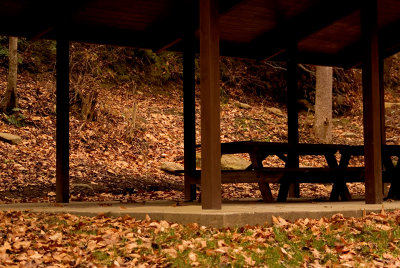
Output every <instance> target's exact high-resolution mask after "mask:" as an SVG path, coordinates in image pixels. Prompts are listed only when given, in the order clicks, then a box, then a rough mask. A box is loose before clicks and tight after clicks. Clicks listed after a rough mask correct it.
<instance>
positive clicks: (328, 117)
mask: <svg viewBox="0 0 400 268" xmlns="http://www.w3.org/2000/svg"><path fill="white" fill-rule="evenodd" d="M316 77H317V85H316V97H315V123H314V133H315V136H316V137H317V139H318V140H319V141H320V142H323V143H330V142H331V141H332V67H322V66H317V74H316Z"/></svg>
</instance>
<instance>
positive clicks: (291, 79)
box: [287, 44, 300, 197]
mask: <svg viewBox="0 0 400 268" xmlns="http://www.w3.org/2000/svg"><path fill="white" fill-rule="evenodd" d="M288 54H289V59H288V62H287V72H288V73H287V95H288V96H287V98H288V99H287V109H288V143H289V144H290V145H292V146H296V145H297V144H299V107H298V91H299V89H298V84H297V83H298V65H297V44H295V45H293V46H292V47H290V48H289V49H288ZM287 166H288V167H291V168H298V167H299V155H298V154H296V153H292V154H290V155H288V162H287ZM289 196H291V197H300V187H299V184H298V183H292V184H291V185H290V188H289Z"/></svg>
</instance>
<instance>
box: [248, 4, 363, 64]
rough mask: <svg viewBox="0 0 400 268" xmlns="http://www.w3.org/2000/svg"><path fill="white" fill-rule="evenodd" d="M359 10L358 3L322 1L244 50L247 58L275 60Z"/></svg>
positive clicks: (279, 25)
mask: <svg viewBox="0 0 400 268" xmlns="http://www.w3.org/2000/svg"><path fill="white" fill-rule="evenodd" d="M358 8H359V3H358V1H350V2H349V1H345V0H339V1H321V2H320V3H319V4H317V5H315V6H314V7H312V8H310V9H307V10H306V11H304V12H303V13H301V14H299V15H297V16H295V17H293V18H290V19H288V20H286V21H283V22H281V23H279V24H278V26H277V27H276V28H274V29H273V30H271V31H269V32H267V33H265V34H263V35H261V36H259V37H258V38H256V39H255V40H254V41H252V43H251V44H249V45H247V46H245V47H243V50H244V51H243V53H245V54H247V57H250V58H256V59H258V60H263V59H271V58H273V57H275V56H277V55H279V54H280V53H282V52H284V51H285V50H286V49H287V44H288V43H289V42H298V41H300V40H302V39H304V38H306V37H307V36H309V35H311V34H313V33H315V32H317V31H319V30H322V29H323V28H325V27H326V26H328V25H330V24H332V23H333V22H335V21H337V20H339V19H341V18H343V17H345V16H347V15H349V14H351V13H352V12H354V11H356V10H357V9H358Z"/></svg>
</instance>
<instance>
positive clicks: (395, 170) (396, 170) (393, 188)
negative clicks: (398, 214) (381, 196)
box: [384, 156, 400, 200]
mask: <svg viewBox="0 0 400 268" xmlns="http://www.w3.org/2000/svg"><path fill="white" fill-rule="evenodd" d="M399 159H400V158H399ZM384 165H385V167H386V170H387V171H386V172H388V173H389V176H390V179H391V184H390V189H389V193H388V196H387V198H388V199H397V200H398V199H400V181H399V178H397V177H398V174H400V165H399V164H397V165H396V167H395V166H394V165H393V162H392V160H391V159H390V156H387V157H384Z"/></svg>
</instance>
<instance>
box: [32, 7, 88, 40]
mask: <svg viewBox="0 0 400 268" xmlns="http://www.w3.org/2000/svg"><path fill="white" fill-rule="evenodd" d="M94 1H95V0H71V1H61V3H60V2H57V5H55V6H54V5H53V6H51V5H50V9H49V8H45V9H44V10H42V9H41V13H47V14H43V16H42V21H41V22H40V23H39V25H40V27H39V29H38V30H37V31H36V33H35V34H34V35H32V36H31V37H29V38H28V39H30V40H31V41H36V40H38V39H40V38H42V37H43V36H45V35H46V34H48V33H49V32H51V31H53V30H54V29H55V28H57V27H58V26H59V25H60V24H61V23H66V22H68V21H70V20H71V18H72V17H73V15H74V14H76V13H77V12H79V11H80V10H82V9H83V8H85V7H86V6H87V5H88V4H89V3H92V2H94ZM48 13H49V14H48ZM36 15H37V14H36Z"/></svg>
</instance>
